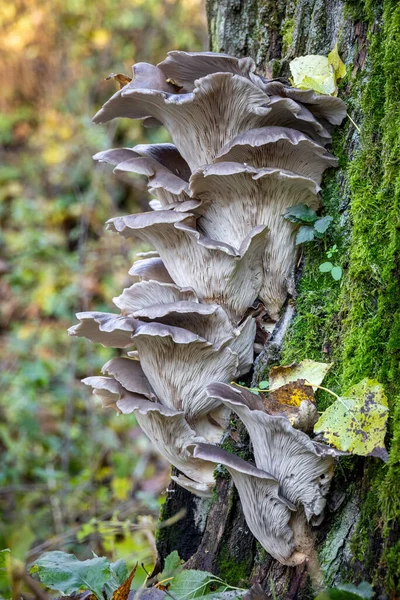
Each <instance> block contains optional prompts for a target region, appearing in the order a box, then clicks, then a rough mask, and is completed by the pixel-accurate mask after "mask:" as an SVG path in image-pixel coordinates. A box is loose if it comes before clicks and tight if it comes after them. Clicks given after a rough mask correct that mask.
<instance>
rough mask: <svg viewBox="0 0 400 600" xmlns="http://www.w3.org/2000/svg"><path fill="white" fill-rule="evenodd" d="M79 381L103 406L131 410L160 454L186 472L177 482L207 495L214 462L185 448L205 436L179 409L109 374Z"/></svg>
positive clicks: (210, 486) (210, 490)
mask: <svg viewBox="0 0 400 600" xmlns="http://www.w3.org/2000/svg"><path fill="white" fill-rule="evenodd" d="M83 383H85V385H88V386H90V387H91V388H92V389H93V393H94V394H95V395H96V396H97V397H99V398H100V399H101V400H102V403H103V406H104V407H106V408H114V410H116V411H117V412H118V413H122V414H131V413H135V416H136V419H137V422H138V424H139V425H140V427H141V429H142V430H143V431H144V433H145V434H146V435H147V437H148V438H149V439H150V440H151V442H152V443H153V444H154V446H155V447H156V448H157V450H158V451H159V452H160V454H161V455H162V456H164V458H165V459H166V460H167V461H168V462H170V463H171V464H172V465H174V467H176V468H177V469H179V471H181V472H182V473H183V474H184V475H185V476H186V477H185V478H184V479H181V478H177V482H178V483H180V482H181V481H182V482H183V483H184V484H185V487H186V488H187V487H189V485H190V486H191V491H192V492H194V493H195V491H196V490H197V491H198V493H199V495H201V496H210V495H211V493H212V489H213V486H214V483H215V481H214V469H215V464H214V463H213V462H212V461H209V460H207V459H205V460H201V459H200V460H199V459H195V458H194V457H193V456H192V453H191V452H190V451H189V450H188V446H190V445H192V444H195V443H198V442H205V439H204V438H203V437H201V436H198V435H196V432H195V431H194V430H193V429H192V428H191V427H190V425H189V424H188V422H187V421H186V419H185V415H184V413H183V412H180V411H176V410H172V409H170V408H167V407H166V406H163V405H162V404H159V403H156V402H150V401H149V400H147V399H146V398H145V397H143V396H140V395H139V394H136V393H132V392H128V391H127V390H126V389H124V388H123V386H122V385H121V384H120V383H118V382H117V381H116V380H115V379H113V378H106V377H88V378H86V379H84V380H83Z"/></svg>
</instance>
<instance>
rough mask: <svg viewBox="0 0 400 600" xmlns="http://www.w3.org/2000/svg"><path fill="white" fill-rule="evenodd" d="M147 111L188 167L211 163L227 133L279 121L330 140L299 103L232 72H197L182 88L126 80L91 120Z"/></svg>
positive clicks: (138, 116) (135, 115)
mask: <svg viewBox="0 0 400 600" xmlns="http://www.w3.org/2000/svg"><path fill="white" fill-rule="evenodd" d="M118 94H120V95H118ZM129 103H130V110H129V109H128V105H129ZM215 115H218V118H216V117H215ZM149 116H152V117H153V118H155V119H157V120H159V121H161V122H162V123H163V124H164V125H165V126H166V128H167V129H168V131H169V133H170V135H171V137H172V139H173V141H174V143H175V145H176V147H177V148H178V150H179V152H180V154H181V156H182V157H183V158H184V159H185V160H186V162H187V163H188V165H189V167H190V169H191V170H192V171H193V170H195V169H197V168H198V167H199V166H201V165H202V164H207V163H211V162H212V160H213V159H214V157H215V156H216V155H217V153H218V152H219V150H220V149H221V148H222V146H224V145H225V144H226V143H227V142H229V141H230V140H231V139H232V137H234V136H235V135H237V134H239V133H242V132H244V131H247V130H249V129H253V128H256V127H265V126H269V125H283V126H286V127H292V128H294V129H298V130H300V131H304V132H305V133H306V134H307V135H309V136H310V137H312V139H314V140H315V141H317V142H319V143H321V144H323V145H325V144H327V143H329V142H330V141H331V136H330V134H329V132H328V131H327V130H326V128H325V127H324V126H323V125H322V124H321V123H320V122H319V121H318V120H317V119H315V117H314V116H313V114H312V113H311V112H310V111H309V110H308V109H307V108H305V107H304V106H303V105H300V104H298V103H297V102H295V101H294V100H291V99H289V98H282V97H280V96H271V97H270V96H268V95H267V94H265V93H264V92H263V91H262V90H261V89H260V87H258V86H257V85H255V84H254V83H252V81H250V80H249V79H247V78H245V77H241V76H240V75H233V74H232V73H214V74H211V75H207V76H206V77H202V78H201V79H198V80H197V81H196V87H195V88H194V90H193V92H190V93H186V94H169V93H166V92H163V91H158V90H154V89H136V88H132V87H130V84H128V85H126V86H125V87H124V88H123V89H122V90H120V92H118V93H117V94H115V95H114V96H113V97H112V98H111V99H110V100H109V101H108V102H107V103H106V104H105V105H104V106H103V108H102V109H101V110H100V111H99V112H98V113H97V114H96V115H95V117H94V119H93V120H94V122H95V123H104V122H107V121H109V120H110V119H113V118H116V117H129V118H131V119H144V118H146V117H149Z"/></svg>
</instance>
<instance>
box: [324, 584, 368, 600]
mask: <svg viewBox="0 0 400 600" xmlns="http://www.w3.org/2000/svg"><path fill="white" fill-rule="evenodd" d="M373 595H374V590H373V589H372V587H371V585H370V584H369V583H367V582H366V581H363V582H361V583H360V585H359V586H358V587H356V586H355V585H352V584H350V583H344V584H342V585H339V586H338V587H337V588H330V589H327V590H325V591H323V592H322V593H321V594H318V596H317V597H316V598H315V600H360V598H363V599H364V600H370V599H371V598H372V597H373Z"/></svg>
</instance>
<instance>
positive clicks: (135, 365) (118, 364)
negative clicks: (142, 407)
mask: <svg viewBox="0 0 400 600" xmlns="http://www.w3.org/2000/svg"><path fill="white" fill-rule="evenodd" d="M101 372H102V373H106V374H107V375H110V376H112V377H113V378H114V379H115V380H116V381H117V382H118V383H120V384H121V386H122V387H123V388H124V389H125V390H127V391H128V392H133V393H135V394H140V395H141V396H144V397H145V398H148V399H149V400H152V401H153V402H157V396H156V395H155V393H154V392H153V390H152V389H151V385H150V384H149V382H148V380H147V378H146V376H145V374H144V373H143V369H142V367H141V365H140V362H139V361H138V360H133V359H130V358H123V357H120V358H112V359H111V360H109V361H108V362H107V363H106V364H105V365H104V366H103V367H102V369H101Z"/></svg>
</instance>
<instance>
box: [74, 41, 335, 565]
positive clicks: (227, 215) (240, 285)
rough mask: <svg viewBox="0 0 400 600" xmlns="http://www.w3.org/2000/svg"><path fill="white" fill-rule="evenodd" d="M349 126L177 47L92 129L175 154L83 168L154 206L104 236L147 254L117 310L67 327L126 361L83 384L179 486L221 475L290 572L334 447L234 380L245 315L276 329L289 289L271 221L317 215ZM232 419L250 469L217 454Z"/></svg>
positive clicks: (321, 100) (320, 105)
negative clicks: (121, 125) (129, 183)
mask: <svg viewBox="0 0 400 600" xmlns="http://www.w3.org/2000/svg"><path fill="white" fill-rule="evenodd" d="M345 115H346V108H345V105H344V103H343V102H342V101H341V100H340V99H338V98H335V97H331V96H324V95H319V94H316V93H314V92H313V91H309V90H298V89H294V88H292V87H290V86H289V85H287V84H285V83H282V82H281V81H275V80H267V79H265V78H263V77H261V76H259V75H257V74H256V72H255V66H254V63H253V61H252V60H251V59H250V58H243V59H236V58H234V57H230V56H227V55H223V54H213V53H209V52H205V53H188V52H177V51H176V52H170V53H169V54H168V57H167V58H166V59H165V60H164V61H163V62H161V63H160V64H159V65H157V66H153V65H150V64H147V63H138V64H135V65H134V67H133V77H132V80H131V81H130V82H129V83H128V84H127V85H124V86H123V87H122V88H121V89H120V90H119V91H118V92H117V93H115V94H114V95H113V96H112V97H111V98H110V100H109V101H108V102H106V104H105V105H104V106H103V108H102V109H101V110H100V111H99V112H98V113H97V114H96V115H95V117H94V122H95V123H105V122H107V121H110V120H111V119H114V118H117V117H125V118H131V119H141V120H143V124H144V126H146V127H153V126H157V125H161V124H162V125H164V126H165V127H166V128H167V130H168V132H169V134H170V136H171V138H172V141H173V144H155V145H138V146H135V147H134V148H118V149H112V150H107V151H104V152H100V153H98V154H96V155H95V157H94V158H95V160H97V161H100V162H105V163H109V164H111V165H113V166H114V167H115V168H114V172H115V173H139V174H142V175H145V176H146V177H147V179H148V188H149V191H150V193H151V194H152V196H153V199H152V200H151V201H150V209H151V210H149V212H145V213H141V214H133V215H128V216H123V217H117V218H114V219H111V220H110V221H108V223H107V227H108V228H109V229H110V230H111V231H114V232H116V233H118V234H120V235H122V236H123V237H124V238H133V239H135V240H137V239H139V240H142V241H144V242H146V243H147V244H150V245H151V246H152V247H153V248H154V251H151V252H148V253H145V254H142V255H141V256H140V257H139V260H137V261H136V262H135V263H134V265H133V267H132V269H131V270H130V272H129V273H130V274H131V275H132V276H133V277H134V283H133V284H132V285H131V287H129V288H127V289H124V290H123V292H122V293H121V294H120V295H119V296H118V297H116V298H114V303H115V305H116V307H117V308H118V309H119V311H120V312H118V313H100V312H85V313H79V314H78V315H77V317H78V319H79V324H78V325H75V326H73V327H72V328H71V329H70V330H69V333H70V334H71V335H75V336H85V337H87V338H88V339H89V340H91V341H92V342H96V343H100V344H103V345H104V346H110V347H114V348H121V349H124V350H125V352H126V355H125V356H122V357H120V358H115V359H113V360H111V361H109V362H108V363H107V364H106V365H104V367H103V369H102V373H103V375H102V376H95V377H88V378H87V379H85V380H84V383H85V384H87V385H88V386H90V387H92V388H93V390H94V394H95V395H96V396H98V397H99V398H100V399H101V401H102V403H103V405H104V406H107V407H112V408H114V409H115V410H117V411H118V412H120V413H124V414H128V413H132V412H134V413H135V415H136V418H137V421H138V423H139V425H140V426H141V428H142V429H143V431H144V432H145V433H146V435H147V436H148V437H149V438H150V439H151V440H152V442H153V444H154V445H155V446H156V447H157V448H158V450H159V451H160V452H161V454H163V455H164V456H165V457H166V458H167V459H168V461H169V462H170V463H171V464H172V465H174V466H175V467H176V468H177V469H178V470H179V472H180V474H179V476H177V477H174V479H175V480H176V481H177V483H178V484H179V485H181V486H183V487H184V488H186V489H187V490H190V491H191V492H193V493H194V494H197V495H198V496H203V497H207V496H210V494H211V492H212V488H213V485H214V474H213V473H214V469H215V466H216V464H222V465H224V466H225V467H226V468H227V469H228V471H229V472H230V473H231V475H232V479H233V481H234V483H235V485H236V487H237V489H238V492H239V496H240V498H241V501H242V504H243V510H244V513H245V516H246V519H247V522H248V525H249V528H250V529H251V531H252V532H253V534H254V535H255V537H256V538H257V539H258V540H259V541H260V543H261V544H262V545H263V547H264V548H265V549H266V550H267V551H268V552H269V553H270V554H271V555H272V556H273V557H275V558H276V559H277V560H279V561H280V562H281V563H283V564H288V565H294V564H298V563H299V562H301V561H303V560H304V558H305V556H306V554H305V552H304V543H303V542H302V537H303V535H304V528H305V523H306V522H310V523H318V522H319V521H320V520H321V518H322V516H323V509H324V505H325V495H326V493H327V491H328V487H329V482H330V479H331V477H332V473H333V460H334V459H333V451H332V450H331V449H330V448H329V447H327V446H323V445H321V444H317V443H315V442H313V441H312V440H311V439H310V438H309V436H308V435H307V434H306V433H304V432H303V431H300V430H298V429H294V428H293V426H292V425H291V424H290V421H289V420H288V419H287V418H286V417H285V416H279V415H273V414H268V411H267V409H266V408H265V406H264V405H263V404H262V402H260V399H259V398H258V397H257V396H254V394H251V393H250V392H245V391H240V390H239V389H238V388H237V387H235V386H232V385H230V383H231V382H232V381H233V380H235V379H237V378H238V377H240V376H241V375H243V374H245V373H247V372H248V371H249V370H250V368H251V365H252V363H253V358H254V339H255V334H256V322H255V318H254V316H255V310H254V308H255V307H256V306H257V303H258V305H259V304H260V303H261V305H262V306H263V310H264V311H265V313H266V315H267V318H268V319H269V320H270V321H271V322H272V323H273V322H275V321H277V319H278V318H279V312H280V309H281V308H282V306H283V304H284V302H285V301H286V299H287V296H288V294H290V293H293V292H294V283H293V280H294V269H295V265H296V261H297V250H296V246H295V235H296V231H297V227H298V226H297V225H296V224H294V223H291V222H288V221H287V220H285V219H284V218H283V217H282V214H283V213H284V212H285V210H286V209H287V208H289V207H291V206H294V205H297V204H304V205H306V206H309V207H312V208H314V209H317V208H318V207H319V205H320V198H319V191H320V187H319V186H320V183H321V179H322V175H323V172H324V170H325V169H327V168H328V167H332V166H336V164H337V161H336V159H335V158H334V157H333V156H332V155H331V154H329V152H328V151H327V150H326V149H325V146H326V145H328V144H329V143H330V141H331V131H332V128H333V126H335V125H337V124H339V123H340V122H341V121H342V119H343V118H344V117H345ZM232 411H233V412H235V413H236V414H237V415H238V417H239V418H240V419H241V420H242V421H243V422H244V424H245V426H246V427H247V429H248V431H249V434H250V437H251V441H252V445H253V448H254V455H255V462H256V466H253V465H250V464H249V463H247V462H245V461H243V460H241V459H239V458H238V457H236V456H234V455H232V454H230V453H228V452H225V451H224V450H222V449H221V448H220V447H219V446H218V445H217V444H218V442H219V441H220V439H221V436H222V434H223V432H224V430H225V428H226V426H227V422H228V419H229V415H230V414H231V412H232Z"/></svg>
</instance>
